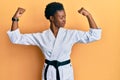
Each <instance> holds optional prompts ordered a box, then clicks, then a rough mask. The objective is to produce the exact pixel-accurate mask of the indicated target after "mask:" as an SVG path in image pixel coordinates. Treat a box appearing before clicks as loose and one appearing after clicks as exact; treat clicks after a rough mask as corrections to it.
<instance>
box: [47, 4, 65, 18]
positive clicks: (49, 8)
mask: <svg viewBox="0 0 120 80" xmlns="http://www.w3.org/2000/svg"><path fill="white" fill-rule="evenodd" d="M58 10H64V7H63V5H62V4H61V3H59V2H52V3H49V4H48V5H47V6H46V8H45V17H46V18H47V19H50V16H54V14H55V13H56V12H57V11H58Z"/></svg>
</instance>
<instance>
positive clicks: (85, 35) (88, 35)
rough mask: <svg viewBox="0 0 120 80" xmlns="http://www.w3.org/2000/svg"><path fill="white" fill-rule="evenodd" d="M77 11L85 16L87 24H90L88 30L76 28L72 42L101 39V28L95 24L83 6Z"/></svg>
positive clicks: (87, 41)
mask: <svg viewBox="0 0 120 80" xmlns="http://www.w3.org/2000/svg"><path fill="white" fill-rule="evenodd" d="M78 12H79V13H80V14H82V15H83V16H86V17H87V19H88V22H89V26H90V30H89V31H87V32H85V31H81V30H76V31H74V36H75V37H74V38H73V39H74V42H75V43H76V42H81V43H89V42H93V41H96V40H100V39H101V29H100V28H98V26H97V25H96V23H95V21H94V19H93V17H92V15H91V14H90V13H89V12H88V11H87V10H85V9H84V8H81V9H80V10H78Z"/></svg>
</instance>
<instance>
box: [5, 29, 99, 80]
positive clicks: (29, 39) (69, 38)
mask: <svg viewBox="0 0 120 80" xmlns="http://www.w3.org/2000/svg"><path fill="white" fill-rule="evenodd" d="M7 33H8V36H9V38H10V40H11V42H12V43H14V44H24V45H37V46H38V47H39V48H40V49H41V50H42V52H43V54H44V55H45V59H47V60H50V61H52V60H58V61H66V60H69V59H70V54H71V49H72V46H73V44H75V43H77V42H81V43H89V42H93V41H96V40H99V39H100V38H101V29H100V28H99V29H92V28H90V30H89V31H88V32H84V31H80V30H70V29H65V28H62V27H61V28H60V29H59V31H58V34H57V37H56V38H55V36H54V35H53V33H52V31H51V29H50V28H49V29H47V30H45V31H43V32H41V33H32V34H21V33H20V31H19V29H16V30H14V31H8V32H7ZM46 65H47V64H46V63H44V68H43V74H44V70H45V67H46ZM59 73H60V79H61V80H74V75H73V68H72V65H71V63H70V64H67V65H64V66H60V67H59ZM42 80H44V75H43V76H42ZM47 80H56V69H55V68H54V67H53V66H52V65H50V66H49V69H48V71H47Z"/></svg>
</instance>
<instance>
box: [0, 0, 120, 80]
mask: <svg viewBox="0 0 120 80" xmlns="http://www.w3.org/2000/svg"><path fill="white" fill-rule="evenodd" d="M52 1H59V2H62V3H63V5H64V7H65V10H66V14H67V24H66V28H72V29H79V30H85V31H86V30H88V29H89V25H88V22H87V19H86V17H84V16H82V15H81V14H79V13H78V12H77V10H78V9H80V8H81V7H84V8H85V9H87V10H88V11H89V12H90V13H91V14H92V16H93V17H94V19H95V21H96V23H97V25H98V26H100V27H101V28H102V39H101V40H99V41H96V42H93V43H89V44H76V45H74V46H73V49H72V54H71V60H72V64H73V68H74V75H75V80H120V31H119V30H120V1H119V0H0V80H41V71H42V67H43V62H44V56H43V54H42V52H41V50H40V49H39V48H38V47H36V46H24V45H15V44H12V43H11V42H10V40H9V38H8V36H7V34H6V32H7V31H8V30H9V29H10V27H11V17H12V16H13V14H14V13H15V11H16V9H17V7H23V8H25V9H26V12H25V13H24V15H23V16H22V17H21V18H20V21H19V27H20V30H21V32H22V33H32V32H38V31H43V30H45V29H47V28H49V21H48V20H46V19H45V17H44V9H45V6H46V4H48V3H49V2H52Z"/></svg>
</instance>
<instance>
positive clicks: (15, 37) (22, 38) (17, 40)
mask: <svg viewBox="0 0 120 80" xmlns="http://www.w3.org/2000/svg"><path fill="white" fill-rule="evenodd" d="M24 12H25V9H23V8H18V9H17V11H16V12H15V14H14V16H13V17H12V26H11V30H9V31H8V32H7V33H8V36H9V38H10V40H11V42H12V43H14V44H23V45H38V46H39V44H40V43H39V40H40V36H41V33H29V34H22V33H20V30H19V28H18V21H19V17H21V16H22V14H23V13H24Z"/></svg>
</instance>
